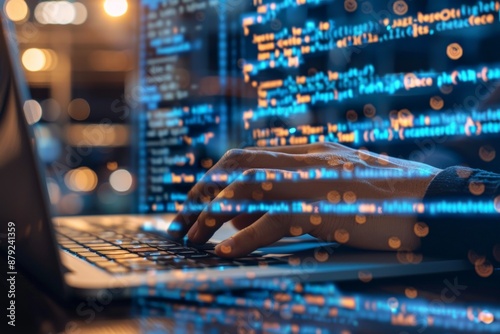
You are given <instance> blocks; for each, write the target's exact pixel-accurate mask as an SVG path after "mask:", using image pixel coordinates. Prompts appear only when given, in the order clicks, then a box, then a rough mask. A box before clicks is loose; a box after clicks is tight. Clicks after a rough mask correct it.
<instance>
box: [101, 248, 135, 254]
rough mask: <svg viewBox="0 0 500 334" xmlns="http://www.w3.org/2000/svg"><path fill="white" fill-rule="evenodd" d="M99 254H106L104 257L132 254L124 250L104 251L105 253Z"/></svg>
mask: <svg viewBox="0 0 500 334" xmlns="http://www.w3.org/2000/svg"><path fill="white" fill-rule="evenodd" d="M99 253H101V254H104V255H118V254H130V253H129V252H128V251H126V250H124V249H120V250H103V251H99Z"/></svg>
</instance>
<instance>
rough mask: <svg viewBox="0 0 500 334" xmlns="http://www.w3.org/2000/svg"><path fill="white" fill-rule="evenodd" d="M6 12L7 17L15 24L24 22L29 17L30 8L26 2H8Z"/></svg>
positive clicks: (22, 0) (5, 7) (17, 0)
mask: <svg viewBox="0 0 500 334" xmlns="http://www.w3.org/2000/svg"><path fill="white" fill-rule="evenodd" d="M4 10H5V14H6V15H7V17H8V18H9V19H10V20H11V21H14V22H20V21H23V20H25V19H26V18H27V17H28V15H29V8H28V5H27V4H26V2H25V1H24V0H8V1H7V2H6V3H5V5H4Z"/></svg>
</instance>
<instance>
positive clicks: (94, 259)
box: [85, 256, 110, 263]
mask: <svg viewBox="0 0 500 334" xmlns="http://www.w3.org/2000/svg"><path fill="white" fill-rule="evenodd" d="M85 260H87V261H90V262H93V263H96V262H110V261H109V259H107V258H105V257H102V256H88V257H86V258H85Z"/></svg>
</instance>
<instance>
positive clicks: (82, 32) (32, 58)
mask: <svg viewBox="0 0 500 334" xmlns="http://www.w3.org/2000/svg"><path fill="white" fill-rule="evenodd" d="M134 5H135V4H134V1H127V0H79V1H64V0H62V1H40V0H6V3H5V5H4V8H3V10H4V11H5V13H6V14H7V17H8V18H9V19H10V20H12V21H13V22H14V23H15V26H16V31H17V38H18V41H19V48H20V54H19V56H20V58H21V63H22V66H23V69H24V72H25V76H26V79H27V82H28V84H29V89H30V92H31V97H32V100H30V101H28V102H27V104H28V105H29V107H30V108H26V105H25V110H27V109H29V110H30V111H31V114H30V115H27V118H28V120H29V122H30V123H31V124H32V125H33V128H34V131H35V135H36V136H37V139H38V151H39V155H40V158H41V161H42V162H43V164H44V165H45V168H46V174H47V183H48V189H49V192H50V199H51V202H52V205H53V208H54V213H55V214H59V215H76V214H94V213H97V212H99V213H121V212H127V211H130V210H131V206H132V197H133V190H134V188H135V177H134V175H133V172H132V158H131V152H130V149H129V146H128V144H129V142H130V132H131V131H130V126H129V120H130V117H131V115H130V108H131V107H133V103H134V101H135V100H134V96H133V94H131V93H130V94H128V93H127V92H133V85H134V77H133V75H134V72H133V69H134V68H135V62H136V60H135V56H136V52H135V48H136V47H137V41H136V40H135V38H136V37H135V29H136V23H135V22H134V20H135V18H134V17H135V16H134V15H133V13H134V10H135V8H134Z"/></svg>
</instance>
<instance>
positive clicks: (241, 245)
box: [215, 213, 314, 257]
mask: <svg viewBox="0 0 500 334" xmlns="http://www.w3.org/2000/svg"><path fill="white" fill-rule="evenodd" d="M295 217H296V216H295V215H281V214H280V215H273V214H270V213H266V214H264V215H263V216H262V217H261V218H259V219H258V220H257V221H256V222H255V223H253V224H251V225H250V226H248V227H246V228H244V229H243V230H241V231H240V232H238V233H236V234H235V235H234V236H232V237H231V238H229V239H226V240H224V241H223V242H221V243H220V244H218V245H217V246H216V247H215V252H216V254H217V255H218V256H221V257H240V256H244V255H246V254H249V253H251V252H253V251H254V250H256V249H258V248H260V247H263V246H267V245H270V244H272V243H274V242H276V241H278V240H280V239H281V238H283V237H285V236H290V235H294V236H298V235H302V234H305V233H309V232H310V231H312V229H313V228H314V226H312V225H310V224H306V223H304V221H303V220H301V219H295Z"/></svg>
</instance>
